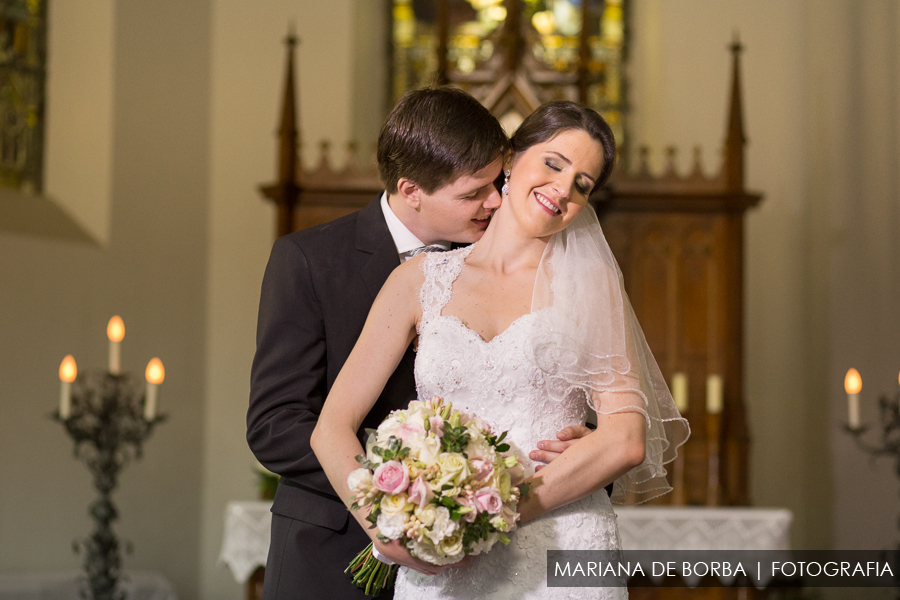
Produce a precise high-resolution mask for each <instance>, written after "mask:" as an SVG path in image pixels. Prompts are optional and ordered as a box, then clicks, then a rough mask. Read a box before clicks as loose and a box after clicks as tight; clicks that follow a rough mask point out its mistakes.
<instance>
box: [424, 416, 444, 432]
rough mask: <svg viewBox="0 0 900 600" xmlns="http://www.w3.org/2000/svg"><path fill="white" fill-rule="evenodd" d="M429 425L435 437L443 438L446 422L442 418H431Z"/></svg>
mask: <svg viewBox="0 0 900 600" xmlns="http://www.w3.org/2000/svg"><path fill="white" fill-rule="evenodd" d="M428 424H429V425H430V426H431V431H433V432H434V435H435V436H437V437H442V436H443V435H444V420H443V419H442V418H440V417H429V418H428Z"/></svg>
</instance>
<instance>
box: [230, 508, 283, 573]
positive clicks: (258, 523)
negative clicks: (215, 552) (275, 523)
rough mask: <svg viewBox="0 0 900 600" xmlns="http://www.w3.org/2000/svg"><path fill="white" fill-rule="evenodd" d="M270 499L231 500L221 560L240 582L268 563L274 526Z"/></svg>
mask: <svg viewBox="0 0 900 600" xmlns="http://www.w3.org/2000/svg"><path fill="white" fill-rule="evenodd" d="M271 508H272V503H271V502H229V503H228V506H227V507H225V533H224V534H223V536H222V550H221V552H220V553H219V563H220V564H225V565H228V568H229V569H231V574H232V575H234V578H235V579H236V580H237V582H238V583H246V582H247V580H248V579H249V578H250V576H251V575H252V574H253V571H255V570H256V568H257V567H265V566H266V556H268V554H269V536H270V534H271V529H272V513H271V512H269V511H270V510H271Z"/></svg>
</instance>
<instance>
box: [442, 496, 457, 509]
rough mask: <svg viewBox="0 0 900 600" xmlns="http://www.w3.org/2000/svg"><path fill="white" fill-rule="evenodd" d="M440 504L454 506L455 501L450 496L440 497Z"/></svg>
mask: <svg viewBox="0 0 900 600" xmlns="http://www.w3.org/2000/svg"><path fill="white" fill-rule="evenodd" d="M441 504H442V505H443V506H446V507H447V508H456V502H454V501H453V498H451V497H450V496H443V497H441Z"/></svg>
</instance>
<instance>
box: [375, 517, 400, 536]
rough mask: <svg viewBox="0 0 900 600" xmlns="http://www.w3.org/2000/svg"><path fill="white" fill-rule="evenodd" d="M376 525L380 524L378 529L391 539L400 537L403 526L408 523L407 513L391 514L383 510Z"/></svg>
mask: <svg viewBox="0 0 900 600" xmlns="http://www.w3.org/2000/svg"><path fill="white" fill-rule="evenodd" d="M376 525H378V531H379V532H380V533H381V535H383V536H384V537H386V538H388V539H391V540H396V539H399V538H400V536H402V535H403V526H404V525H406V513H404V512H398V513H393V514H389V513H386V512H383V511H382V513H381V514H380V515H378V521H377V522H376Z"/></svg>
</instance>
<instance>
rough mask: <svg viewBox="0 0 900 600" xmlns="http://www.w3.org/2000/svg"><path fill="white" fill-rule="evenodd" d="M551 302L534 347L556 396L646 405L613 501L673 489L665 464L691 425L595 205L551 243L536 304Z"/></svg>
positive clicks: (603, 408) (610, 409)
mask: <svg viewBox="0 0 900 600" xmlns="http://www.w3.org/2000/svg"><path fill="white" fill-rule="evenodd" d="M545 309H546V310H547V311H548V313H549V318H548V319H546V320H542V326H541V329H542V330H541V331H539V332H536V333H537V335H535V336H534V337H533V338H532V347H531V351H532V352H533V353H534V359H535V363H536V364H537V365H538V367H539V368H540V369H541V370H542V371H543V372H544V374H545V377H546V379H547V383H548V386H547V389H548V390H549V394H550V396H551V399H553V400H557V401H562V400H563V399H565V398H567V397H569V396H570V395H571V394H583V395H584V396H585V398H586V400H587V402H588V404H589V405H590V406H591V408H592V409H594V410H595V411H596V412H597V414H600V415H609V414H613V413H620V412H639V413H641V414H642V415H643V416H644V417H645V419H646V422H647V436H646V457H645V459H644V462H643V463H642V464H641V465H639V466H637V467H635V468H634V469H632V470H631V471H629V472H628V473H626V474H625V475H623V476H622V477H620V478H619V479H618V480H617V481H616V482H615V486H614V489H613V494H612V497H611V499H612V501H613V502H617V503H627V502H636V503H640V502H645V501H647V500H650V499H651V498H654V497H656V496H659V495H662V494H664V493H666V492H668V491H670V490H671V489H672V488H671V486H670V485H669V483H668V481H667V480H666V469H665V467H664V465H665V464H666V463H668V462H670V461H672V460H673V459H674V458H675V457H676V455H677V449H678V447H679V446H680V445H681V444H683V443H684V442H685V441H686V440H687V438H688V436H689V435H690V426H689V425H688V422H687V419H685V418H683V417H682V416H681V415H680V414H679V412H678V409H677V408H676V407H675V402H674V401H673V399H672V395H671V394H670V393H669V388H668V386H667V385H666V382H665V379H664V378H663V376H662V373H661V372H660V370H659V366H658V365H657V363H656V359H654V358H653V354H652V353H651V352H650V348H649V347H648V346H647V342H646V340H645V339H644V334H643V332H642V331H641V327H640V325H639V324H638V321H637V318H636V317H635V315H634V311H633V310H632V308H631V303H630V302H629V300H628V296H627V294H626V293H625V288H624V286H623V281H622V274H621V272H620V271H619V266H618V264H617V263H616V259H615V258H614V257H613V254H612V251H611V250H610V248H609V245H608V244H607V242H606V238H605V237H604V235H603V232H602V230H601V229H600V223H599V221H598V220H597V215H596V213H595V212H594V210H593V208H591V207H590V205H588V206H587V207H585V209H584V210H583V211H582V213H581V214H580V215H579V216H578V217H577V218H576V219H575V220H574V221H573V222H572V223H571V224H570V225H569V226H568V227H567V228H566V229H564V230H563V231H561V232H559V233H556V234H554V235H553V236H552V237H551V239H550V242H549V243H548V244H547V248H546V249H545V250H544V254H543V257H542V258H541V263H540V266H539V267H538V273H537V278H536V281H535V287H534V296H533V298H532V307H531V310H532V312H537V311H539V310H545Z"/></svg>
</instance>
